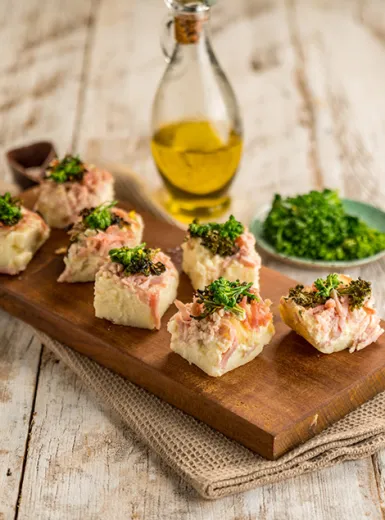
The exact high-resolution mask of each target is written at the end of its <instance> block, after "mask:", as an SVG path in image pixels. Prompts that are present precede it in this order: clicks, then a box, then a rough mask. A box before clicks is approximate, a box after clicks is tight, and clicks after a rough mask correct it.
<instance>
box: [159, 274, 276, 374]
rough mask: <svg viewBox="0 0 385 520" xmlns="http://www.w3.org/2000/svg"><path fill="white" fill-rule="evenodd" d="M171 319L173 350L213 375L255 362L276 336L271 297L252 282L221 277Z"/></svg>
mask: <svg viewBox="0 0 385 520" xmlns="http://www.w3.org/2000/svg"><path fill="white" fill-rule="evenodd" d="M175 305H176V306H177V308H178V309H179V312H177V313H176V314H175V315H174V316H173V317H172V318H171V319H170V321H169V322H168V327H167V328H168V331H169V332H170V334H171V345H170V346H171V350H173V351H174V352H176V353H177V354H180V355H181V356H182V357H183V358H184V359H186V360H187V361H188V362H189V363H193V364H194V365H196V366H198V367H199V368H200V369H201V370H203V371H204V372H206V374H208V375H209V376H213V377H219V376H222V375H223V374H225V373H226V372H229V371H230V370H234V369H235V368H237V367H240V366H242V365H244V364H246V363H248V362H249V361H252V360H253V359H254V358H255V357H256V356H258V354H260V353H261V352H262V349H263V347H264V346H265V345H267V343H269V341H270V340H271V338H272V337H273V335H274V332H275V330H274V325H273V315H272V313H271V312H270V305H271V302H270V300H265V301H263V300H262V299H261V298H260V296H259V295H258V292H257V289H256V288H255V287H252V284H251V283H246V282H243V283H241V282H239V280H238V281H236V282H229V281H228V280H225V279H224V278H219V279H218V280H216V281H214V282H213V283H212V284H210V285H209V286H207V287H206V288H205V289H204V290H198V291H197V292H196V294H195V296H194V300H193V302H192V303H187V304H183V303H182V302H180V301H178V300H176V301H175Z"/></svg>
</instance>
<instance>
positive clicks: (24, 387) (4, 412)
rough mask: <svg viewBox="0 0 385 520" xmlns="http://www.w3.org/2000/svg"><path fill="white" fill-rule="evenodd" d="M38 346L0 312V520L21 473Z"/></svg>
mask: <svg viewBox="0 0 385 520" xmlns="http://www.w3.org/2000/svg"><path fill="white" fill-rule="evenodd" d="M40 351H41V345H40V343H39V342H38V341H37V340H36V339H35V338H34V335H33V333H32V329H30V328H29V327H26V326H25V325H24V324H23V323H22V322H20V321H18V320H16V319H15V318H12V317H11V316H9V315H8V314H6V313H5V312H3V311H0V519H4V520H5V519H8V518H13V516H14V514H15V510H16V504H17V499H18V493H19V486H20V482H21V478H22V472H23V460H24V455H25V448H26V443H27V438H28V429H29V423H30V419H31V410H32V404H33V399H34V393H35V385H36V380H37V373H38V365H39V359H40Z"/></svg>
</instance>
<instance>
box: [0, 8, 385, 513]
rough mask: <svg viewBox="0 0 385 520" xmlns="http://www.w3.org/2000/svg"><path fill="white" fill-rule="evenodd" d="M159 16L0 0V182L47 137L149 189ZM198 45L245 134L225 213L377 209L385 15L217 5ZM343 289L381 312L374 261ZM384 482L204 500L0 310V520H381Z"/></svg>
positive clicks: (327, 482) (329, 481) (363, 474)
mask: <svg viewBox="0 0 385 520" xmlns="http://www.w3.org/2000/svg"><path fill="white" fill-rule="evenodd" d="M164 16H165V8H164V6H163V2H162V1H161V0H145V1H144V0H82V1H78V0H25V1H23V2H15V1H12V0H2V1H1V2H0V49H1V51H2V52H1V60H0V152H1V159H0V161H1V163H0V178H3V179H7V176H8V173H7V170H6V166H5V162H4V160H3V153H2V152H4V151H5V150H6V149H7V148H9V147H10V146H14V145H16V144H18V143H25V142H27V141H29V140H35V139H40V138H48V139H51V140H53V141H54V142H55V143H56V145H57V148H58V150H59V151H60V153H64V152H65V151H67V150H76V151H79V152H81V153H83V154H87V155H91V154H92V155H98V156H102V157H104V158H105V159H108V160H113V161H116V162H125V163H127V164H129V165H130V166H131V167H132V168H133V169H134V170H136V171H137V172H138V173H139V174H140V175H141V176H142V177H143V178H144V179H145V180H147V181H151V183H152V185H153V186H156V185H157V184H158V183H159V180H158V177H157V174H156V173H155V170H154V167H153V164H152V159H151V157H150V154H149V146H148V138H149V117H150V109H151V101H152V98H153V94H154V90H155V87H156V85H157V83H158V81H159V78H160V76H161V74H162V71H163V70H164V66H165V65H164V62H163V60H162V57H161V54H160V50H159V45H158V35H159V32H160V26H161V22H162V20H163V18H164ZM212 32H213V41H214V47H215V50H216V53H217V56H218V57H219V59H220V62H221V63H222V65H223V67H224V69H225V71H226V72H227V74H228V75H229V77H230V79H231V81H232V84H233V86H234V89H235V91H236V93H237V96H238V99H239V102H240V105H241V109H242V112H243V116H244V123H245V138H246V143H245V153H244V157H243V164H242V168H241V171H240V173H239V176H238V178H237V180H236V182H235V184H234V188H233V193H234V195H235V196H236V197H237V199H238V200H241V201H242V204H240V203H238V204H236V206H235V207H236V209H237V216H239V217H241V218H243V220H244V221H245V222H247V221H248V220H249V219H250V218H251V216H252V215H253V212H255V211H256V209H257V208H258V207H259V205H261V204H265V203H267V202H269V200H270V198H271V196H272V194H273V192H275V191H279V192H281V193H285V194H288V193H296V192H299V191H305V190H308V189H310V188H312V187H314V188H320V187H322V186H324V185H325V186H328V187H338V188H339V189H340V190H341V193H342V194H344V195H346V196H349V197H355V198H358V199H362V200H366V201H370V202H373V203H375V204H377V205H380V206H383V207H385V142H384V137H385V95H384V94H385V3H384V0H286V1H285V0H271V1H269V0H238V1H237V2H235V1H233V0H219V1H218V5H217V6H216V7H215V8H214V9H213V14H212ZM238 210H239V211H238ZM266 263H268V264H269V265H270V266H272V267H275V268H278V269H280V270H282V271H284V272H287V273H288V274H290V275H292V276H293V277H296V278H298V279H301V280H303V281H310V279H312V278H313V276H314V274H315V273H314V272H309V271H305V272H303V271H302V272H301V271H299V270H297V269H293V268H288V267H287V266H284V265H281V264H278V263H276V262H269V261H268V260H266ZM317 274H318V273H317ZM352 274H353V275H358V274H362V275H363V276H365V277H367V278H369V279H371V280H373V281H374V282H375V283H377V285H376V295H377V301H378V305H379V307H380V310H381V312H382V314H383V315H385V298H384V289H383V281H384V274H385V262H384V261H383V262H379V263H377V264H374V265H372V266H368V267H366V268H363V269H361V270H355V272H353V273H352ZM384 471H385V453H379V454H377V455H375V456H373V457H372V458H367V459H365V460H361V461H353V462H347V463H345V464H340V465H338V466H335V467H333V468H330V469H326V470H323V471H320V472H318V473H314V474H311V475H306V476H303V477H300V478H297V479H294V480H290V481H286V482H284V483H281V484H276V485H272V486H265V487H263V488H259V489H256V490H253V491H250V492H248V493H244V494H241V495H237V496H233V497H229V498H225V499H222V500H219V501H217V502H207V501H203V500H202V499H200V498H199V497H197V496H196V494H195V493H194V492H193V491H192V490H191V489H190V488H189V487H188V486H187V485H186V484H185V483H184V482H183V481H181V480H180V479H179V478H178V477H176V476H175V475H174V474H173V473H172V472H171V471H170V470H169V469H168V468H167V467H165V466H164V464H162V462H161V461H160V460H159V459H158V458H157V457H156V456H155V455H154V454H152V453H151V451H149V450H148V449H147V448H145V447H143V446H142V445H141V444H140V443H139V442H138V441H137V440H136V439H135V438H134V437H133V436H132V435H131V433H130V432H129V431H127V430H126V429H125V428H124V427H123V426H122V424H121V423H119V421H118V420H117V419H116V418H115V417H113V416H111V415H110V414H109V413H108V410H104V409H103V408H102V407H101V406H100V405H99V404H98V403H97V402H96V401H95V399H94V397H93V395H91V393H90V392H88V391H87V389H86V388H84V387H83V385H82V384H81V382H80V381H79V379H78V378H77V377H75V376H74V375H73V374H72V373H71V372H70V371H69V370H68V369H66V368H65V367H64V366H63V365H62V363H61V362H58V361H57V360H56V359H55V358H54V356H53V355H51V354H50V353H49V352H46V351H44V350H42V348H41V345H40V344H39V342H38V341H37V339H36V338H35V337H34V334H33V331H32V330H31V329H30V328H28V327H27V326H26V325H23V324H22V323H21V322H18V321H17V320H15V319H13V318H11V317H10V316H8V315H7V314H5V313H3V312H0V520H8V519H14V518H18V519H20V520H21V519H23V520H27V519H34V520H35V519H36V520H37V519H44V520H45V519H49V520H51V519H53V520H67V519H82V520H99V519H107V520H109V519H113V520H121V519H122V520H123V519H124V520H126V519H131V520H173V519H175V520H185V519H186V520H222V519H223V520H228V519H232V520H233V519H234V520H246V519H248V520H251V519H252V520H254V519H268V520H281V519H282V520H298V519H310V518H311V519H322V520H324V519H326V520H333V519H339V520H341V519H349V520H350V519H362V518H367V519H382V518H383V517H384V512H385V505H384V500H385V477H384Z"/></svg>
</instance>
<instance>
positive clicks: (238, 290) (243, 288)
mask: <svg viewBox="0 0 385 520" xmlns="http://www.w3.org/2000/svg"><path fill="white" fill-rule="evenodd" d="M252 285H253V284H252V283H246V282H243V283H241V282H240V281H239V280H237V281H236V282H229V281H228V280H226V279H225V278H223V277H221V278H218V280H215V281H214V282H212V283H211V284H210V285H208V286H207V287H205V288H204V289H203V290H199V289H198V290H197V291H196V293H195V296H196V298H197V302H198V303H202V304H203V306H204V310H203V312H202V313H201V314H199V316H191V317H192V318H194V319H195V320H203V319H204V318H207V316H210V315H211V314H214V313H215V312H217V311H219V310H221V309H223V310H224V311H226V312H231V313H232V314H234V315H235V316H236V317H237V318H238V319H240V320H241V321H242V320H244V319H245V317H246V313H245V309H243V308H242V307H241V306H240V305H238V304H239V303H240V302H241V301H242V299H243V298H244V296H246V297H247V301H248V303H250V302H251V301H253V300H258V297H257V296H256V294H254V293H251V292H250V290H249V289H250V288H251V286H252Z"/></svg>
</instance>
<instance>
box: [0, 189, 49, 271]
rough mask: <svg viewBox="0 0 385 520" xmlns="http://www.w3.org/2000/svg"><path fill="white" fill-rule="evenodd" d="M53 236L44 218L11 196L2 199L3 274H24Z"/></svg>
mask: <svg viewBox="0 0 385 520" xmlns="http://www.w3.org/2000/svg"><path fill="white" fill-rule="evenodd" d="M49 233H50V230H49V227H48V226H47V224H46V223H45V222H44V220H43V219H42V218H41V217H40V215H38V214H37V213H33V211H29V210H28V209H26V208H24V207H23V206H21V204H20V202H19V201H18V200H17V199H15V198H12V197H11V195H10V194H9V193H5V195H3V196H0V273H4V274H18V273H20V272H21V271H24V269H25V268H26V267H27V265H28V263H29V262H30V261H31V259H32V257H33V255H34V254H35V253H36V251H37V250H38V249H39V248H40V247H41V246H42V245H43V244H44V242H45V241H46V240H47V238H48V237H49Z"/></svg>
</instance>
